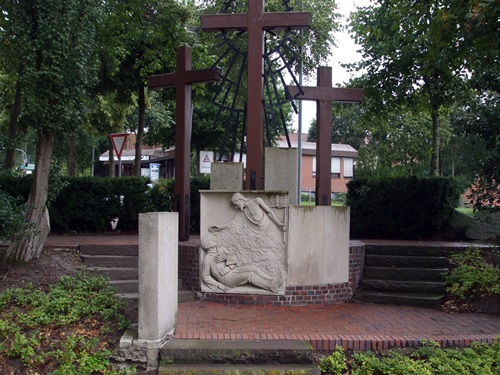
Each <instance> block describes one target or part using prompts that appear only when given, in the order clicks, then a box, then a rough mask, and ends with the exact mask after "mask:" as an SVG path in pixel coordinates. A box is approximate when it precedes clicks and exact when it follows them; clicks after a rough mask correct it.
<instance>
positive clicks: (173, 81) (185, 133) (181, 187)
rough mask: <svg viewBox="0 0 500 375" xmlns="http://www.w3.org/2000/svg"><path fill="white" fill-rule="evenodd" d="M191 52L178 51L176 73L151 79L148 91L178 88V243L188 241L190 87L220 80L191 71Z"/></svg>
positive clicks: (212, 74) (211, 74)
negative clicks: (151, 89) (150, 89)
mask: <svg viewBox="0 0 500 375" xmlns="http://www.w3.org/2000/svg"><path fill="white" fill-rule="evenodd" d="M191 67H192V58H191V48H190V47H187V46H183V47H179V48H178V49H177V71H176V72H175V73H168V74H159V75H156V76H152V77H149V87H150V88H153V89H158V88H167V87H174V88H175V117H176V127H175V182H174V210H175V211H176V212H178V213H179V240H181V241H186V240H188V239H189V234H190V230H189V222H190V219H189V207H190V200H191V198H190V195H191V190H190V184H189V166H190V156H191V121H192V119H191V85H193V84H196V83H203V82H212V81H217V80H220V77H219V76H218V72H217V71H215V70H211V69H201V70H191Z"/></svg>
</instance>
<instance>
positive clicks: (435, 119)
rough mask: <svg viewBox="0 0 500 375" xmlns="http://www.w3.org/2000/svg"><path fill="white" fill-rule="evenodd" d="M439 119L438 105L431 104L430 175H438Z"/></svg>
mask: <svg viewBox="0 0 500 375" xmlns="http://www.w3.org/2000/svg"><path fill="white" fill-rule="evenodd" d="M440 125H441V124H440V119H439V106H438V105H437V104H434V103H433V104H432V154H431V175H432V176H439V152H440V147H441V126H440Z"/></svg>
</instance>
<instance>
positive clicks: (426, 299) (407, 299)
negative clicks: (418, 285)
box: [353, 290, 445, 309]
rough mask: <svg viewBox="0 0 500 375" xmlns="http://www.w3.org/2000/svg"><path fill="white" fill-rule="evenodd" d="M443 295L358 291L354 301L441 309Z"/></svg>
mask: <svg viewBox="0 0 500 375" xmlns="http://www.w3.org/2000/svg"><path fill="white" fill-rule="evenodd" d="M444 299H445V296H444V295H443V294H426V293H396V292H375V291H367V290H357V291H356V292H355V293H354V296H353V300H354V301H357V302H368V303H380V304H387V305H406V306H419V307H428V308H432V309H437V308H439V307H440V306H441V305H442V304H443V303H444Z"/></svg>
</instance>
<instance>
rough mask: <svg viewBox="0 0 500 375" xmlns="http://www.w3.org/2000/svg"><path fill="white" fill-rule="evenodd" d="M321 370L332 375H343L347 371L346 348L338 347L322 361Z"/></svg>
mask: <svg viewBox="0 0 500 375" xmlns="http://www.w3.org/2000/svg"><path fill="white" fill-rule="evenodd" d="M319 369H320V370H321V371H323V372H328V373H330V374H332V375H341V374H342V373H343V372H344V370H346V369H347V362H346V356H345V351H344V348H342V347H341V346H339V345H337V347H336V348H335V351H334V352H333V353H332V354H330V355H329V356H327V357H324V358H322V359H321V361H320V363H319Z"/></svg>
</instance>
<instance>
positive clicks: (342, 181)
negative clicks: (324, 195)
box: [278, 133, 358, 193]
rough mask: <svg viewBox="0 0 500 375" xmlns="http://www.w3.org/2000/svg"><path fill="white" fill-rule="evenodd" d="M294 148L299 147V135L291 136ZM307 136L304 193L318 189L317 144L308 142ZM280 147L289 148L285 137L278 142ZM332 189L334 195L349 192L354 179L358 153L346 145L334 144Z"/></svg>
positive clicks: (304, 156) (303, 176) (303, 147)
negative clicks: (348, 189) (350, 182)
mask: <svg viewBox="0 0 500 375" xmlns="http://www.w3.org/2000/svg"><path fill="white" fill-rule="evenodd" d="M289 137H290V143H291V145H292V147H298V133H295V134H289ZM306 139H307V134H302V176H301V190H302V192H303V193H309V192H314V190H315V188H316V143H314V142H307V141H306ZM278 147H288V144H287V142H286V139H285V138H284V137H282V138H280V139H279V140H278ZM331 155H332V167H331V169H332V170H331V172H332V174H331V187H332V193H345V192H347V186H346V184H347V182H349V181H350V180H351V179H352V178H353V172H354V161H355V160H356V158H357V157H358V151H357V150H356V149H354V148H353V147H352V146H349V145H345V144H332V154H331Z"/></svg>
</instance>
